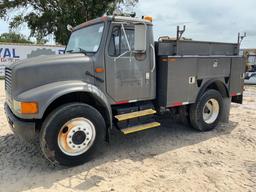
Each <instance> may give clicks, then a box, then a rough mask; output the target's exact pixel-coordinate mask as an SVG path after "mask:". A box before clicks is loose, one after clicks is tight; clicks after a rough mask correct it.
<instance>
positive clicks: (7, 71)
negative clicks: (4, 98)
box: [5, 67, 12, 94]
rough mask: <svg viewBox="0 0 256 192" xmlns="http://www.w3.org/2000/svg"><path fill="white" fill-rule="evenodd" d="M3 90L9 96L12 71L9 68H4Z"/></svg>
mask: <svg viewBox="0 0 256 192" xmlns="http://www.w3.org/2000/svg"><path fill="white" fill-rule="evenodd" d="M5 90H6V92H8V93H9V94H11V90H12V70H11V69H9V68H7V67H6V68H5Z"/></svg>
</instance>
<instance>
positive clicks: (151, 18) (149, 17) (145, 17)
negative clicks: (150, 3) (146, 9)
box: [144, 16, 153, 22]
mask: <svg viewBox="0 0 256 192" xmlns="http://www.w3.org/2000/svg"><path fill="white" fill-rule="evenodd" d="M144 19H145V20H147V21H149V22H152V21H153V17H152V16H144Z"/></svg>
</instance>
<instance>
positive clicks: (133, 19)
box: [73, 16, 152, 31]
mask: <svg viewBox="0 0 256 192" xmlns="http://www.w3.org/2000/svg"><path fill="white" fill-rule="evenodd" d="M104 21H115V22H130V23H145V24H147V25H152V23H151V22H150V21H148V20H145V19H141V18H137V17H125V16H102V17H98V18H96V19H92V20H89V21H86V22H84V23H82V24H80V25H77V26H76V27H74V29H73V31H76V30H78V29H81V28H84V27H86V26H88V25H92V24H95V23H99V22H104Z"/></svg>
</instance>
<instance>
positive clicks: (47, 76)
mask: <svg viewBox="0 0 256 192" xmlns="http://www.w3.org/2000/svg"><path fill="white" fill-rule="evenodd" d="M8 68H9V69H11V71H12V93H13V94H14V95H17V94H19V93H21V92H23V91H26V90H29V89H32V88H35V87H38V86H41V85H45V84H48V83H52V82H57V81H68V80H83V81H90V80H91V79H88V77H86V75H85V73H86V71H89V72H92V71H93V62H92V59H91V58H90V57H88V56H86V55H84V54H64V55H50V56H39V57H34V58H31V59H25V60H21V61H19V62H16V63H13V64H11V65H10V66H8Z"/></svg>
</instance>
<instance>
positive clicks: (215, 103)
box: [189, 89, 223, 131]
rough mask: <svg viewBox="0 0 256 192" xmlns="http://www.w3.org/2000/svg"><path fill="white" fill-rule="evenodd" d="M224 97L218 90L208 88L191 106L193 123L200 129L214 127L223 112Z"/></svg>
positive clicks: (207, 129)
mask: <svg viewBox="0 0 256 192" xmlns="http://www.w3.org/2000/svg"><path fill="white" fill-rule="evenodd" d="M222 106H223V98H222V96H221V94H220V93H219V92H218V91H216V90H212V89H210V90H207V91H206V92H205V93H204V94H203V95H202V96H201V97H200V98H199V99H198V101H197V102H196V103H195V104H192V105H191V106H190V110H189V118H190V123H191V125H192V126H193V127H194V128H195V129H197V130H200V131H210V130H212V129H214V128H215V127H216V126H217V125H218V123H219V121H220V117H221V114H222Z"/></svg>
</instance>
